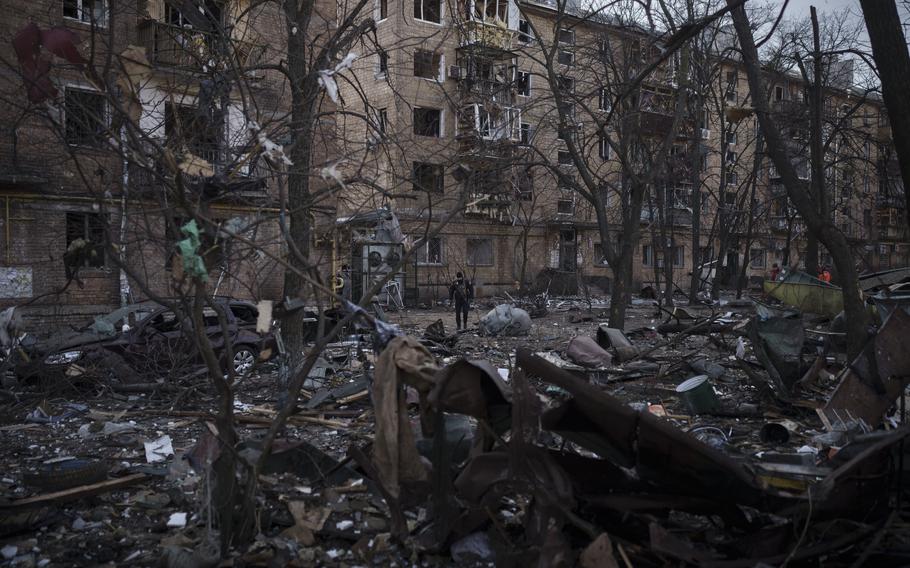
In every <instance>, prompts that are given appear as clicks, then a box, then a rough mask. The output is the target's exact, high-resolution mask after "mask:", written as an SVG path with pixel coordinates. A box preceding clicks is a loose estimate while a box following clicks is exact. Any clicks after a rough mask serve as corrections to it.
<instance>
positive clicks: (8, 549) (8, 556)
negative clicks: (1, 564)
mask: <svg viewBox="0 0 910 568" xmlns="http://www.w3.org/2000/svg"><path fill="white" fill-rule="evenodd" d="M17 552H19V547H17V546H13V545H11V544H7V545H6V546H4V547H3V548H2V549H0V554H2V555H3V559H4V560H12V559H13V558H15V557H16V553H17Z"/></svg>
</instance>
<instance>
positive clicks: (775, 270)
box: [771, 262, 780, 282]
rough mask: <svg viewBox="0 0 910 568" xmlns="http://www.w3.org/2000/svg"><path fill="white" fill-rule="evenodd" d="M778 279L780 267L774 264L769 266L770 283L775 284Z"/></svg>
mask: <svg viewBox="0 0 910 568" xmlns="http://www.w3.org/2000/svg"><path fill="white" fill-rule="evenodd" d="M779 277H780V266H778V265H777V263H776V262H775V263H774V265H773V266H771V282H777V279H778V278H779Z"/></svg>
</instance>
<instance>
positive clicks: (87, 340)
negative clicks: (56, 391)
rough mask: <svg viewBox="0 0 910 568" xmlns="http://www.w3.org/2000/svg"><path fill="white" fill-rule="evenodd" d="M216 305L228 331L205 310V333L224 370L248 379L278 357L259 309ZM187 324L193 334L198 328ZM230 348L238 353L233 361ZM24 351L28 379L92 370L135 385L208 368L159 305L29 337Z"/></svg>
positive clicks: (23, 372) (238, 303)
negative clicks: (261, 329)
mask: <svg viewBox="0 0 910 568" xmlns="http://www.w3.org/2000/svg"><path fill="white" fill-rule="evenodd" d="M215 304H216V305H218V306H220V307H222V308H224V309H223V310H222V311H223V312H224V315H225V323H226V324H227V325H226V327H222V325H221V323H220V322H219V318H218V313H217V312H216V311H215V310H214V309H212V308H209V307H206V308H205V309H204V310H203V320H204V324H205V334H206V336H207V337H208V338H209V341H210V342H211V344H212V347H213V349H214V351H215V353H216V355H217V356H218V357H219V358H221V362H222V365H223V366H224V367H226V368H227V367H228V366H230V367H232V368H233V369H234V371H235V372H236V373H237V374H243V373H245V372H247V371H248V370H249V369H250V368H252V367H253V365H254V364H255V363H256V361H257V360H258V359H260V356H261V357H262V359H268V358H270V357H271V355H272V354H274V353H275V351H276V349H275V339H274V337H273V336H272V335H271V333H265V334H260V333H257V332H256V320H257V318H258V315H259V313H258V310H257V309H256V305H255V304H253V303H251V302H245V301H242V300H233V299H224V298H217V299H215ZM187 323H188V327H189V329H192V323H191V322H187ZM225 331H227V336H225ZM226 339H227V340H229V342H228V341H226ZM228 343H230V345H231V346H232V348H233V353H232V356H231V358H230V360H228V354H227V345H228ZM20 348H21V353H20V356H19V358H18V359H19V360H18V361H17V362H16V365H15V370H16V374H17V375H18V376H19V377H21V378H26V379H27V378H30V377H36V376H48V375H50V376H53V375H54V374H58V373H61V372H65V373H67V374H70V375H78V374H82V373H84V372H86V370H89V369H91V370H96V371H101V372H102V374H107V375H113V376H115V377H116V378H118V379H120V380H123V381H126V382H130V381H136V380H144V379H140V377H143V376H147V377H150V378H157V377H160V376H167V375H172V374H181V373H182V372H186V371H187V370H188V368H190V367H192V366H198V365H201V364H202V357H201V354H200V353H199V349H198V347H197V345H196V342H195V341H193V340H188V339H187V337H186V335H185V332H184V326H182V325H181V322H180V320H179V317H178V315H177V313H176V312H174V311H173V310H171V309H170V308H168V307H166V306H163V305H161V304H158V303H156V302H141V303H137V304H131V305H129V306H126V307H123V308H120V309H118V310H114V311H113V312H111V313H109V314H107V315H104V316H99V317H97V318H95V320H94V322H93V323H92V324H90V325H88V326H86V327H84V328H82V329H79V330H74V331H71V332H58V333H56V334H53V335H51V336H49V337H47V338H44V339H39V338H37V337H34V336H28V335H26V336H25V337H23V338H22V339H21V340H20Z"/></svg>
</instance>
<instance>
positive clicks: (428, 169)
mask: <svg viewBox="0 0 910 568" xmlns="http://www.w3.org/2000/svg"><path fill="white" fill-rule="evenodd" d="M412 173H413V184H414V191H425V192H429V193H443V179H444V174H443V167H442V165H441V164H427V163H424V162H414V164H413V169H412Z"/></svg>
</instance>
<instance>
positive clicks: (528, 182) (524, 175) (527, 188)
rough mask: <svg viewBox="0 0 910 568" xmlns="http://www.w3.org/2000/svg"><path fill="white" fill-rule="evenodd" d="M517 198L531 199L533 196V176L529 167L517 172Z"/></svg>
mask: <svg viewBox="0 0 910 568" xmlns="http://www.w3.org/2000/svg"><path fill="white" fill-rule="evenodd" d="M517 185H518V198H519V199H520V200H522V201H531V200H532V199H533V198H534V176H533V174H532V173H531V170H530V169H522V170H519V172H518V180H517Z"/></svg>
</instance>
